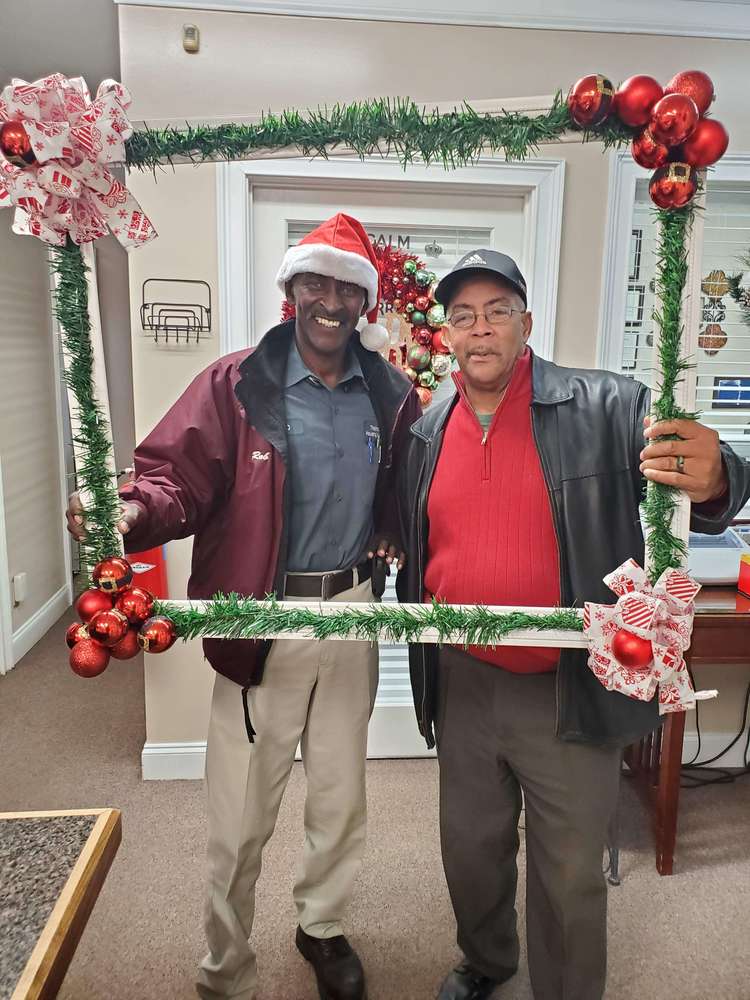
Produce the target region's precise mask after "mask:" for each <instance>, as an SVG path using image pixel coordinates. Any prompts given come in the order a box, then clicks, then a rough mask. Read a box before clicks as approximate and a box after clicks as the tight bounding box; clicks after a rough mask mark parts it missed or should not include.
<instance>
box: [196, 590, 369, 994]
mask: <svg viewBox="0 0 750 1000" xmlns="http://www.w3.org/2000/svg"><path fill="white" fill-rule="evenodd" d="M335 600H336V601H362V602H370V601H372V600H373V596H372V589H371V586H370V581H369V580H368V581H365V582H363V583H360V584H358V585H357V586H355V587H354V588H352V589H351V590H348V591H345V592H343V593H341V594H339V595H338V596H337V597H336V598H335ZM377 683H378V650H377V646H375V645H371V644H369V643H366V642H341V641H329V642H314V641H308V640H296V639H282V640H276V641H275V642H274V643H273V645H272V647H271V651H270V653H269V656H268V659H267V661H266V665H265V672H264V676H263V681H262V683H261V684H260V685H258V687H255V688H250V690H249V691H248V706H249V709H250V719H251V721H252V724H253V728H254V729H255V732H256V736H255V742H254V743H252V744H251V743H249V742H248V738H247V733H246V730H245V721H244V713H243V706H242V689H241V688H240V687H239V685H237V684H234V683H233V682H232V681H229V680H227V679H226V678H225V677H222V676H221V675H217V676H216V680H215V683H214V693H213V700H212V702H211V720H210V724H209V733H208V750H207V756H206V778H207V783H208V868H209V894H208V900H207V907H206V924H205V926H206V937H207V939H208V946H209V954H208V955H207V956H206V957H205V958H204V960H203V962H202V963H201V969H200V973H199V977H198V983H197V989H198V993H199V995H200V996H201V997H203V998H204V1000H217V998H220V997H221V998H225V997H240V998H242V1000H250V998H252V997H253V996H254V993H255V986H256V963H255V953H254V952H253V949H252V948H251V946H250V943H249V940H248V939H249V937H250V932H251V930H252V925H253V916H254V911H255V883H256V881H257V878H258V875H259V873H260V867H261V853H262V850H263V847H264V845H265V843H266V841H267V840H268V838H269V837H270V836H271V834H272V833H273V830H274V826H275V825H276V817H277V815H278V811H279V805H280V804H281V798H282V795H283V793H284V789H285V787H286V784H287V781H288V779H289V774H290V771H291V768H292V764H293V762H294V755H295V751H296V749H297V744H298V743H299V744H300V745H301V749H302V760H303V764H304V768H305V775H306V778H307V797H306V800H305V844H304V853H303V860H302V870H301V873H300V875H299V877H298V879H297V882H296V884H295V887H294V900H295V903H296V905H297V911H298V914H299V922H300V925H301V926H302V929H303V930H304V931H306V933H308V934H310V935H312V936H313V937H319V938H325V937H333V936H334V935H336V934H341V933H342V929H341V920H342V916H343V913H344V909H345V907H346V905H347V903H348V901H349V898H350V896H351V893H352V888H353V885H354V879H355V877H356V874H357V871H358V869H359V866H360V863H361V861H362V855H363V853H364V846H365V825H366V800H365V758H366V752H367V724H368V720H369V717H370V714H371V712H372V708H373V704H374V702H375V692H376V689H377ZM292 934H293V928H290V936H291V935H292Z"/></svg>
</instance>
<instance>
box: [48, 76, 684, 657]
mask: <svg viewBox="0 0 750 1000" xmlns="http://www.w3.org/2000/svg"><path fill="white" fill-rule="evenodd" d="M571 130H576V131H579V132H581V131H582V136H583V139H584V141H592V140H595V141H599V142H602V143H603V144H604V146H605V147H610V146H620V145H623V144H625V143H627V142H629V141H630V140H631V139H632V137H633V135H634V130H633V129H629V128H627V127H625V126H623V125H622V124H621V123H620V122H619V121H618V120H617V119H616V118H612V119H610V120H608V121H605V122H604V123H602V124H601V125H598V126H595V127H593V128H591V129H589V130H581V129H579V128H578V127H577V126H576V125H575V124H574V123H573V122H572V120H571V118H570V114H569V112H568V108H567V105H566V102H565V99H564V97H563V95H562V94H560V93H558V94H557V95H556V97H555V99H554V102H553V105H552V107H551V108H550V109H549V111H548V112H546V113H545V114H541V115H536V116H529V115H523V114H519V113H515V112H502V113H500V114H497V115H493V114H480V113H478V112H476V111H474V110H473V109H472V108H471V107H469V106H468V105H463V106H462V107H461V109H460V110H459V109H457V110H455V111H453V112H451V113H448V114H440V113H438V112H437V111H432V112H430V111H427V110H426V109H424V108H420V107H418V106H417V105H416V104H415V103H414V102H413V101H411V100H408V99H405V100H402V99H394V100H377V101H366V102H360V103H354V104H348V105H336V106H335V107H333V108H332V109H330V110H322V111H310V112H306V113H300V112H297V111H285V112H283V113H282V114H280V115H271V114H269V115H264V116H263V118H262V119H261V121H260V122H258V123H257V124H254V125H239V124H231V123H230V124H225V125H219V126H215V127H211V126H195V125H189V124H188V125H186V127H185V128H184V129H176V128H166V129H161V130H153V129H145V130H139V131H136V132H135V133H134V134H133V136H132V137H131V138H130V139H129V140H128V142H127V144H126V147H127V162H128V165H129V166H131V167H140V168H150V169H154V170H155V169H156V168H157V167H158V166H161V165H163V164H164V163H172V162H173V160H175V159H187V160H191V161H193V162H195V163H201V162H204V161H206V160H214V159H221V160H235V159H242V158H245V157H247V156H248V155H250V154H253V153H256V154H257V153H262V152H264V151H268V152H271V151H274V150H275V151H278V150H281V149H291V148H294V149H297V150H299V151H300V152H301V153H302V154H303V155H306V156H324V157H325V156H326V155H327V153H328V152H329V151H330V150H331V149H334V148H336V147H339V148H346V149H348V150H352V151H353V152H354V153H356V154H357V155H358V156H360V157H364V156H367V155H372V154H376V153H381V154H387V153H395V154H396V155H397V156H398V158H399V160H400V161H401V162H402V163H404V164H407V163H410V162H412V161H414V160H415V159H419V160H420V161H423V162H425V163H436V162H438V163H442V164H443V166H444V167H445V168H446V169H451V168H454V167H457V166H461V165H464V164H467V163H471V162H474V161H475V160H476V159H477V158H478V157H479V156H480V154H482V153H487V152H490V153H498V152H502V153H503V154H504V155H505V156H506V157H507V159H509V160H522V159H525V158H526V157H527V156H529V155H530V154H532V153H534V152H536V151H537V149H538V147H539V146H540V145H541V144H544V143H551V142H555V141H556V140H558V139H560V137H561V136H562V135H563V134H564V133H565V132H567V131H571ZM691 221H692V209H691V208H689V207H688V208H685V209H681V210H677V211H672V212H660V213H659V231H660V237H659V240H660V242H659V248H658V277H657V282H658V289H659V295H660V298H661V302H662V308H661V311H660V312H657V313H655V319H656V322H657V325H658V327H659V330H660V334H661V336H660V341H659V353H660V361H661V368H662V372H663V378H662V384H661V387H660V395H659V396H658V398H656V399H655V401H654V404H653V412H654V415H655V416H656V417H657V418H658V419H670V418H672V417H677V416H690V414H684V413H682V411H680V410H679V409H678V407H677V406H676V403H675V398H674V389H675V385H676V384H677V382H678V381H679V379H680V378H681V376H682V373H683V372H684V370H685V369H686V368H687V367H688V366H687V364H686V363H685V362H684V360H683V359H682V358H681V356H680V334H681V325H680V309H681V302H682V293H683V288H684V284H685V278H686V273H687V264H686V260H687V250H686V237H687V234H688V232H689V227H690V223H691ZM53 254H54V256H55V269H56V271H57V273H58V274H59V275H60V279H61V280H60V288H59V290H58V294H57V299H56V315H57V319H58V321H59V322H60V325H61V327H62V329H63V331H64V337H65V346H66V350H67V351H68V352H69V355H70V362H69V367H68V371H67V372H66V374H65V379H66V382H67V384H68V385H69V386H70V388H71V389H72V391H73V393H74V395H75V398H76V401H77V407H78V414H77V415H78V419H79V420H80V425H81V430H80V434H79V436H78V438H77V439H76V440H77V443H78V444H79V445H80V448H81V451H82V453H83V455H84V459H83V462H82V464H81V465H80V467H79V468H78V469H77V472H78V480H79V485H80V487H81V488H82V489H83V490H85V491H86V492H87V493H88V494H89V495H90V496H91V497H92V502H91V504H90V505H89V506H88V509H87V512H86V513H87V529H88V535H87V538H86V541H85V543H84V552H85V558H86V560H87V561H88V562H89V564H90V565H93V563H95V562H96V561H98V560H99V559H101V558H103V557H104V556H106V555H110V554H111V553H113V552H116V551H118V544H117V532H116V528H115V524H116V519H117V514H118V510H119V504H118V499H117V493H116V490H115V486H114V482H113V479H112V476H111V472H110V469H109V465H108V463H107V458H108V453H109V443H108V438H107V433H106V430H107V429H106V424H105V421H104V418H103V416H102V414H101V411H100V408H99V406H98V404H97V401H96V399H95V397H94V392H93V383H92V370H93V358H92V352H91V345H90V340H89V323H88V308H87V294H86V281H85V266H84V264H83V260H82V258H81V255H80V251H79V249H78V248H77V247H75V246H74V245H73V244H69V245H68V246H67V247H65V248H62V249H54V248H53ZM675 504H676V493H675V491H674V490H671V489H669V488H667V487H663V486H659V485H657V484H649V489H648V495H647V501H646V522H647V525H648V528H649V551H650V553H651V558H652V574H651V575H652V580H655V579H656V578H657V577H658V576H659V575H660V574H661V572H662V571H663V570H664V569H665V568H667V567H668V566H676V565H679V564H680V563H681V561H682V556H683V554H684V544H683V543H682V542H681V540H680V539H679V538H677V537H676V536H675V535H674V534H673V533H672V531H671V520H672V514H673V511H674V508H675ZM159 607H160V611H161V613H164V614H167V615H168V616H169V617H170V618H172V620H173V621H174V622H175V625H176V627H177V631H178V634H180V635H181V636H182V637H183V638H192V637H195V636H198V635H206V634H210V633H212V632H213V633H214V634H216V633H217V632H219V633H220V634H222V635H225V636H227V637H228V638H230V637H238V636H246V637H250V636H263V635H268V634H273V633H278V632H279V631H285V630H288V631H295V630H298V629H299V628H310V629H312V631H313V633H314V634H315V636H316V637H317V638H320V639H323V638H327V637H330V636H331V635H341V634H349V633H355V634H357V635H358V636H359V637H361V638H364V639H371V640H373V641H374V640H375V639H377V637H378V636H379V635H382V636H387V637H389V638H391V639H393V640H395V641H409V639H410V637H413V636H416V635H418V634H419V633H420V632H421V630H422V629H424V628H436V629H437V630H438V632H439V633H440V635H441V636H447V635H449V634H455V633H457V632H460V633H462V634H464V635H465V636H466V641H467V642H469V643H476V644H479V645H483V644H491V643H492V642H493V641H495V640H498V639H501V638H502V637H503V636H505V635H507V634H508V632H510V631H513V630H514V629H521V628H539V629H560V628H562V629H571V630H574V631H581V628H582V624H581V619H580V616H579V615H578V613H577V612H576V611H573V610H564V609H563V610H560V611H559V612H555V613H554V614H552V615H547V616H543V615H528V614H522V613H520V612H518V613H514V614H512V615H500V616H497V615H493V614H491V613H490V612H488V611H487V610H486V609H485V608H481V607H478V608H476V609H475V610H473V611H471V612H462V613H460V615H459V614H458V613H457V612H455V611H452V610H451V609H450V608H446V607H445V606H441V605H439V604H435V605H432V606H429V605H426V606H425V610H424V613H421V612H420V613H419V614H417V615H414V614H413V613H412V612H407V611H405V610H404V609H400V608H398V606H393V605H391V606H388V605H380V606H372V607H368V608H367V609H364V610H362V611H350V610H349V611H342V613H341V614H340V615H334V616H320V615H316V614H315V613H314V612H311V611H307V610H305V611H299V610H284V609H282V608H281V607H280V606H279V605H278V604H277V603H276V602H275V601H273V600H269V601H265V602H258V601H255V600H252V599H245V598H239V597H237V596H236V595H230V596H229V597H224V596H221V595H219V596H218V597H217V599H216V603H215V604H214V605H213V606H212V607H211V608H208V609H207V610H205V611H194V610H190V611H188V610H185V609H179V608H175V607H173V606H172V605H170V604H169V603H168V602H165V603H161V604H160V605H159Z"/></svg>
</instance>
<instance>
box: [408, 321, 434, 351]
mask: <svg viewBox="0 0 750 1000" xmlns="http://www.w3.org/2000/svg"><path fill="white" fill-rule="evenodd" d="M412 336H413V338H414V340H415V341H416V342H417V343H418V344H421V346H422V347H432V331H431V330H428V329H427V327H426V326H419V327H417V328H416V330H414V331H413V333H412Z"/></svg>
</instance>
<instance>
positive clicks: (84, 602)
mask: <svg viewBox="0 0 750 1000" xmlns="http://www.w3.org/2000/svg"><path fill="white" fill-rule="evenodd" d="M111 607H112V598H111V597H110V596H109V595H108V594H105V593H104V591H103V590H97V589H96V587H91V588H90V589H89V590H84V592H83V593H82V594H81V596H80V597H79V598H78V600H77V601H76V614H77V615H78V617H79V618H80V619H81V621H82V622H88V621H90V620H91V618H92V617H93V616H94V615H95V614H96V613H97V612H98V611H108V610H109V609H110V608H111Z"/></svg>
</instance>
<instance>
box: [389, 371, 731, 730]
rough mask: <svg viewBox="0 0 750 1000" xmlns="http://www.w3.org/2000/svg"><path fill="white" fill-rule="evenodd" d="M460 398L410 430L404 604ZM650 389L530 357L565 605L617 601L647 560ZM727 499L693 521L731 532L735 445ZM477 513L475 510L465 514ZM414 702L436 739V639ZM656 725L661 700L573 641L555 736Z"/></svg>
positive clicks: (416, 658)
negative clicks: (606, 679) (642, 510)
mask: <svg viewBox="0 0 750 1000" xmlns="http://www.w3.org/2000/svg"><path fill="white" fill-rule="evenodd" d="M457 398H458V397H457V396H454V397H453V398H452V399H449V400H447V401H445V402H444V403H442V404H438V405H436V406H433V407H431V408H430V410H428V412H427V413H426V414H425V415H424V416H423V417H421V419H419V420H418V421H417V422H416V423H415V424H414V425H413V426H412V428H411V435H412V437H411V441H410V444H409V447H408V449H407V451H406V460H405V462H404V464H403V466H402V471H401V476H400V481H399V508H400V517H401V532H402V538H403V539H404V541H405V543H406V546H405V547H406V551H407V552H408V553H409V561H408V563H407V565H406V567H405V568H404V570H402V571H401V573H400V574H399V579H398V581H397V592H398V595H399V598H400V600H402V601H412V602H420V601H421V600H422V598H423V593H424V586H423V584H424V570H425V558H426V549H427V533H428V524H427V513H426V509H427V495H428V493H429V489H430V484H431V482H432V476H433V473H434V471H435V466H436V463H437V459H438V455H439V454H440V448H441V445H442V440H443V430H444V428H445V425H446V422H447V420H448V417H449V415H450V413H451V411H452V409H453V406H454V405H455V403H456V400H457ZM648 408H649V390H648V388H647V387H646V386H644V385H643V384H642V383H640V382H635V381H633V380H632V379H629V378H625V377H624V376H620V375H614V374H612V373H610V372H605V371H591V370H587V369H578V368H561V367H559V366H558V365H555V364H552V363H551V362H549V361H544V360H543V359H541V358H538V357H536V356H534V357H533V358H532V403H531V423H532V429H533V434H534V440H535V442H536V446H537V450H538V452H539V457H540V460H541V465H542V471H543V474H544V479H545V482H546V484H547V489H548V490H549V495H550V503H551V507H552V514H553V521H554V526H555V532H556V534H557V540H558V546H559V552H560V594H561V604H562V606H563V607H581V606H582V605H583V602H584V601H597V602H600V603H603V604H612V603H614V601H615V596H614V594H613V593H612V592H611V591H610V590H609V589H608V588H607V587H606V585H605V584H604V582H603V580H602V577H604V576H605V575H606V574H607V573H610V572H611V571H612V570H613V569H616V568H617V567H618V566H619V565H620V564H621V563H622V562H624V561H625V560H626V559H628V558H630V557H633V558H634V559H636V560H637V561H638V562H639V563H641V564H643V557H644V544H643V535H642V532H641V524H640V519H639V514H638V506H639V503H640V501H641V499H642V496H643V490H644V485H645V480H644V479H643V477H642V476H641V474H640V471H639V464H640V459H639V453H640V451H641V449H642V448H643V444H644V441H643V418H644V416H645V415H646V414H647V413H648ZM721 447H722V453H723V458H724V463H725V467H726V470H727V473H728V477H729V495H728V497H727V499H726V502H724V501H722V502H721V503H720V504H719V505H718V506H720V507H721V510H717V509H716V507H717V504H715V503H714V504H703V505H700V506H694V507H693V510H692V515H691V528H692V529H693V530H694V531H700V532H703V533H705V534H717V533H718V532H721V531H723V530H724V528H725V527H726V526H727V525H728V523H729V522H730V520H731V518H732V517H733V516H734V514H735V513H736V512H737V511H738V510H739V509H740V508H741V507H742V505H743V504H744V503H745V502H746V500H747V498H748V495H750V467H749V466H748V464H747V463H746V462H744V461H743V460H742V459H740V458H739V457H738V456H737V455H736V454H735V453H734V452H733V451H732V449H731V448H729V446H728V445H725V444H723V443H722V446H721ZM456 516H457V517H460V516H468V517H470V516H471V512H468V511H463V512H459V511H457V512H456ZM409 665H410V671H411V682H412V690H413V694H414V705H415V709H416V713H417V720H418V723H419V728H420V732H421V733H422V735H423V736H424V737H425V739H426V741H427V745H428V746H430V747H431V746H434V742H435V741H434V735H433V720H434V718H435V704H436V681H437V647H436V646H434V645H428V644H424V645H422V644H416V643H415V644H412V645H411V646H410V648H409ZM657 724H658V706H657V704H656V702H655V701H651V702H640V701H634V700H632V699H630V698H628V697H626V696H625V695H622V694H619V693H617V692H609V691H607V690H605V688H604V687H603V686H602V685H601V684H600V683H599V681H598V680H597V679H596V678H595V677H594V675H593V673H592V672H591V671H590V670H589V668H588V666H587V665H586V652H585V650H573V649H563V650H562V651H561V654H560V665H559V668H558V671H557V722H556V734H557V736H558V737H560V739H563V740H570V741H578V742H592V743H600V744H611V745H619V746H626V745H628V744H629V743H632V742H633V741H635V740H636V739H639V738H640V737H641V736H643V735H644V734H646V733H647V732H650V731H651V730H652V729H654V728H655V727H656V725H657Z"/></svg>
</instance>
